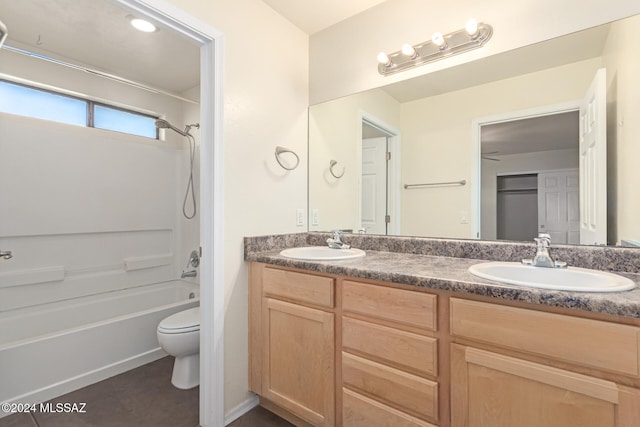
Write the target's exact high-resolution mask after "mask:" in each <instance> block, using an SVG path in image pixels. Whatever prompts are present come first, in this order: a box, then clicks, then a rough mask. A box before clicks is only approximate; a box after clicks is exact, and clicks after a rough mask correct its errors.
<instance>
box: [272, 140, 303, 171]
mask: <svg viewBox="0 0 640 427" xmlns="http://www.w3.org/2000/svg"><path fill="white" fill-rule="evenodd" d="M283 153H291V154H293V155H294V156H295V158H296V164H295V165H293V166H292V167H289V166H285V165H284V164H282V161H281V160H280V155H281V154H283ZM275 154H276V161H277V162H278V164H279V165H280V166H282V169H286V170H288V171H292V170H294V169H295V168H297V167H298V165H299V164H300V157H298V155H297V154H296V153H295V152H294V151H292V150H290V149H288V148H284V147H280V146H277V147H276V153H275Z"/></svg>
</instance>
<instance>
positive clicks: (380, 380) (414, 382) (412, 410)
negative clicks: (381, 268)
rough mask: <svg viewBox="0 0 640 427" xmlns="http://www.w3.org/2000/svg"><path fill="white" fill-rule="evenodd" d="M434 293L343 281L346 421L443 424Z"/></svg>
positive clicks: (369, 426)
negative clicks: (439, 392)
mask: <svg viewBox="0 0 640 427" xmlns="http://www.w3.org/2000/svg"><path fill="white" fill-rule="evenodd" d="M436 299H437V297H436V296H435V295H432V294H427V293H423V292H418V291H410V290H405V289H397V288H393V287H389V286H379V285H375V284H370V283H360V282H355V281H350V280H343V281H342V343H341V344H342V354H341V358H342V364H341V368H342V375H341V380H342V390H341V393H342V408H341V409H342V421H343V422H342V425H343V426H354V427H358V426H362V427H375V426H389V427H392V426H394V427H395V426H416V427H417V426H423V427H426V426H433V425H434V424H432V423H437V422H438V382H437V375H438V340H437V338H436V337H434V334H435V332H436V329H437V328H436Z"/></svg>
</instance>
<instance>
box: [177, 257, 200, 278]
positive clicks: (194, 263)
mask: <svg viewBox="0 0 640 427" xmlns="http://www.w3.org/2000/svg"><path fill="white" fill-rule="evenodd" d="M199 265H200V256H199V255H198V251H191V254H190V255H189V260H188V261H187V266H186V267H185V268H189V267H193V268H192V269H191V270H187V271H185V270H182V275H181V276H180V278H182V279H184V278H185V277H196V276H197V275H198V270H196V268H198V266H199Z"/></svg>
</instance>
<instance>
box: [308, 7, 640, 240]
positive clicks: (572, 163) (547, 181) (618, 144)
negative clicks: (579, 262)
mask: <svg viewBox="0 0 640 427" xmlns="http://www.w3.org/2000/svg"><path fill="white" fill-rule="evenodd" d="M639 37H640V17H639V16H636V17H630V18H627V19H624V20H621V21H617V22H614V23H611V24H607V25H603V26H599V27H595V28H593V29H589V30H585V31H581V32H579V33H575V34H569V35H566V36H563V37H560V38H557V39H553V40H549V41H546V42H543V43H539V44H536V45H532V46H527V47H523V48H520V49H517V50H514V51H511V52H506V53H504V54H499V55H494V56H492V57H488V58H485V59H482V60H479V61H475V62H472V63H469V64H465V65H460V66H457V67H454V68H450V69H447V70H443V71H439V72H435V73H432V74H428V75H424V76H420V77H416V78H413V79H409V80H406V81H402V82H399V83H395V84H392V85H388V86H384V87H381V88H377V89H372V90H369V91H365V92H361V93H357V94H354V95H351V96H347V97H344V98H340V99H336V100H333V101H329V102H325V103H322V104H318V105H314V106H311V107H310V109H309V212H310V215H311V217H310V221H309V224H310V226H309V229H310V230H312V231H325V230H331V229H347V230H363V229H366V231H367V232H368V233H372V234H394V235H405V236H426V237H447V238H472V239H476V238H482V239H490V240H493V239H508V240H525V241H528V240H530V239H532V238H533V237H534V236H535V235H536V234H537V233H538V232H549V233H550V234H552V237H553V238H552V241H554V242H556V243H568V244H578V243H581V244H618V245H620V244H623V245H634V244H637V245H640V221H637V218H639V217H640V198H639V197H638V196H637V192H635V191H634V183H636V182H640V180H639V178H640V177H639V176H638V175H639V172H638V168H637V167H636V166H635V165H634V160H633V159H634V158H635V159H636V161H637V159H638V158H640V147H639V146H640V144H637V143H636V141H637V138H636V136H637V135H640V122H638V121H637V120H632V118H634V117H638V115H639V114H640V104H638V102H637V100H638V99H639V98H640V79H637V77H636V76H637V75H640V57H639V55H638V54H637V49H636V47H635V43H634V41H633V40H637V39H638V38H639ZM600 69H604V70H605V71H604V72H601V73H599V72H598V70H600ZM603 73H605V74H606V75H605V76H604V83H605V84H604V86H605V89H606V106H605V105H599V106H597V107H593V105H592V106H591V107H589V105H590V103H591V100H592V99H593V97H589V96H587V93H588V91H589V90H590V87H591V86H592V83H593V82H594V79H595V77H596V74H603ZM585 102H586V103H585ZM581 104H583V109H585V111H586V114H587V115H586V116H583V117H582V118H580V112H579V111H580V108H581ZM591 104H593V103H591ZM589 108H591V110H589ZM605 108H606V117H604V116H603V119H604V120H605V121H604V122H603V123H601V128H600V129H601V133H600V134H599V135H597V136H595V137H593V138H592V140H596V142H598V143H599V144H602V143H606V146H605V147H606V149H605V150H606V151H602V152H599V154H598V155H597V156H595V155H592V154H591V153H590V152H589V150H588V149H587V148H588V147H587V146H588V145H589V144H587V146H585V147H580V145H579V144H578V140H579V139H580V135H581V134H583V133H584V132H585V131H586V130H591V129H592V127H593V120H592V119H594V118H595V117H596V116H597V113H598V112H604V110H605ZM625 117H626V118H627V119H626V120H625ZM581 121H582V122H581ZM634 122H635V123H634ZM580 123H582V124H580ZM370 127H372V128H373V129H374V130H376V129H377V131H378V132H381V134H375V132H374V137H377V138H381V140H384V142H381V143H380V144H382V145H386V152H391V154H390V155H384V156H385V160H383V163H382V165H384V168H383V167H382V166H380V169H379V170H380V171H382V170H384V173H382V172H380V173H378V174H374V175H375V176H378V175H380V176H382V175H384V176H385V177H386V182H383V181H381V180H378V178H376V179H374V178H372V176H373V175H372V174H371V173H369V172H368V169H367V168H368V167H369V162H370V158H371V157H372V155H370V153H373V152H374V151H376V150H377V149H372V148H370V145H371V144H370V142H369V139H371V138H369V135H368V134H365V131H369V130H371V129H370ZM592 134H593V132H592ZM585 135H586V134H585ZM594 135H595V134H594ZM587 138H590V137H589V136H588V135H586V137H585V140H587ZM598 147H601V145H598ZM592 151H593V152H595V149H594V150H592ZM602 153H606V155H604V156H603V155H602ZM389 157H390V159H389V160H386V159H387V158H389ZM330 159H336V160H338V161H339V162H340V164H342V165H343V166H345V168H346V171H347V172H346V173H345V175H344V176H343V177H342V178H341V179H340V180H337V179H335V178H333V177H332V176H331V174H330V173H329V170H328V164H329V160H330ZM581 159H582V161H581ZM596 161H600V162H606V163H603V164H606V170H605V168H604V167H603V169H601V170H594V165H595V164H596ZM462 181H464V182H465V185H450V183H460V182H462ZM554 182H555V183H556V184H557V185H558V186H559V187H558V188H553V187H551V184H552V183H554ZM425 183H426V184H440V183H444V184H445V185H429V186H422V187H413V188H411V187H410V188H407V189H405V188H404V185H407V184H408V185H411V184H425ZM561 183H562V185H560V184H561ZM598 183H600V184H598ZM598 185H604V186H605V187H602V188H601V191H600V193H599V194H597V193H596V192H595V191H593V190H597V189H598V188H597V187H598ZM585 194H586V195H587V196H585ZM597 203H600V205H601V206H602V208H601V211H598V210H597V209H596V204H597ZM602 209H604V210H602ZM560 223H561V224H560Z"/></svg>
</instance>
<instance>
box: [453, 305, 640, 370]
mask: <svg viewBox="0 0 640 427" xmlns="http://www.w3.org/2000/svg"><path fill="white" fill-rule="evenodd" d="M450 304H451V334H452V335H454V336H458V337H464V338H469V339H473V340H478V341H483V342H486V343H490V344H495V345H498V346H501V347H506V348H511V349H514V350H519V351H525V352H528V353H533V354H537V355H541V356H546V357H550V358H553V359H557V360H562V361H566V362H570V363H574V364H578V365H582V366H587V367H593V368H598V369H602V370H605V371H610V372H617V373H623V374H627V375H633V376H638V375H639V371H638V362H639V338H640V334H639V332H640V328H637V327H634V326H627V325H619V324H615V323H610V322H603V321H600V320H591V319H582V318H578V317H572V316H566V315H562V314H553V313H545V312H541V311H535V310H528V309H523V308H515V307H505V306H501V305H497V304H489V303H482V302H476V301H467V300H461V299H457V298H452V299H451V302H450Z"/></svg>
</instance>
